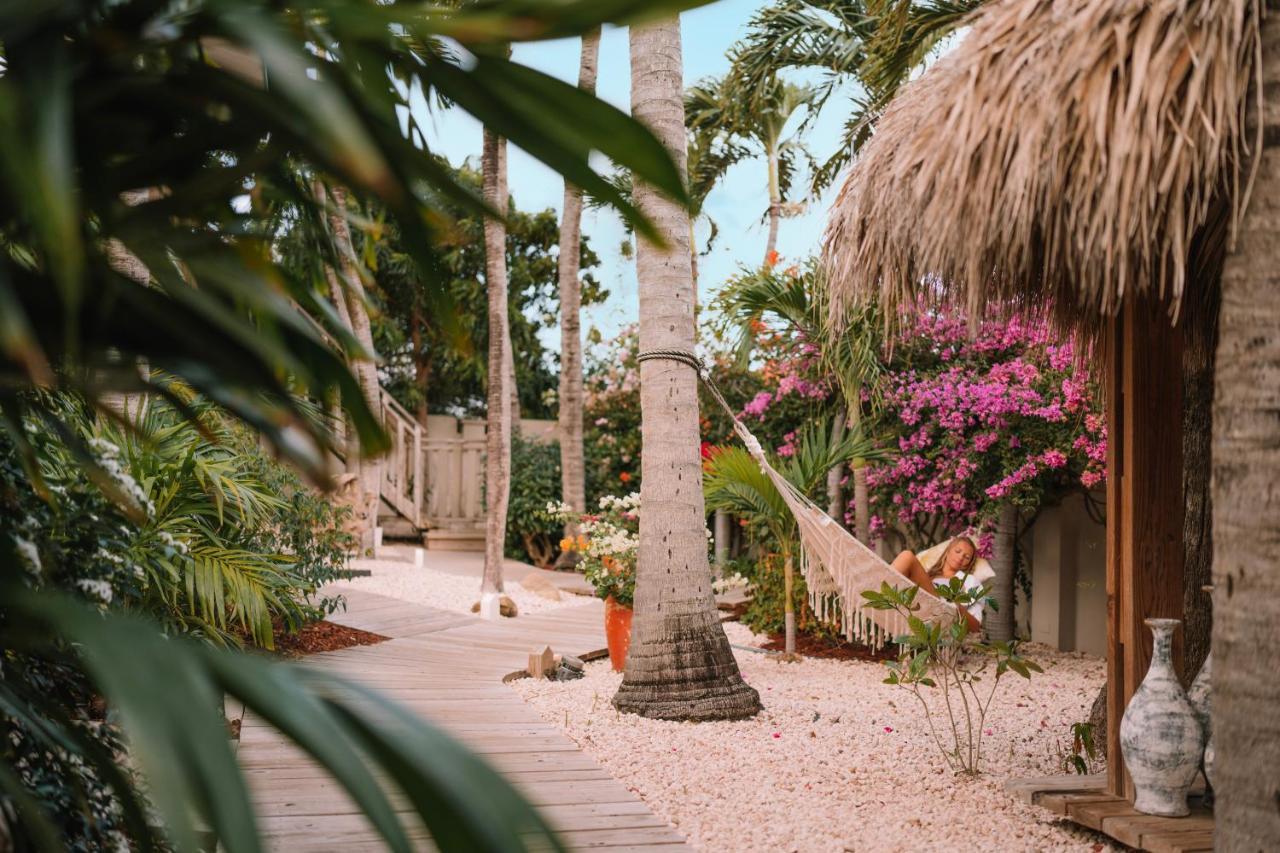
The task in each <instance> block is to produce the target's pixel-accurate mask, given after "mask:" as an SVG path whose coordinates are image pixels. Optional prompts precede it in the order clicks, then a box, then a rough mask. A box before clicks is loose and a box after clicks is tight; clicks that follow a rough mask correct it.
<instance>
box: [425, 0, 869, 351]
mask: <svg viewBox="0 0 1280 853" xmlns="http://www.w3.org/2000/svg"><path fill="white" fill-rule="evenodd" d="M763 5H765V2H764V0H721V2H718V3H715V4H713V5H710V6H704V7H702V8H699V9H695V10H693V11H690V12H685V13H684V14H683V15H681V31H682V41H683V49H684V77H685V86H686V87H687V86H689V85H691V84H693V83H695V82H697V81H698V80H700V79H702V78H704V77H708V76H713V75H721V74H724V73H725V72H726V71H727V70H728V68H729V62H728V60H727V58H726V57H725V52H726V51H727V50H728V48H729V47H730V46H731V45H732V44H733V43H734V42H735V41H737V40H739V39H740V38H742V36H743V35H744V34H745V32H746V27H747V23H748V22H749V21H750V19H751V17H752V15H753V14H754V13H755V11H756V10H757V9H758V8H760V7H761V6H763ZM579 56H580V42H579V40H578V39H563V40H558V41H551V42H542V43H537V44H522V45H517V46H516V47H515V49H514V59H515V60H516V61H517V62H521V63H524V64H526V65H529V66H531V67H533V68H536V69H538V70H540V71H543V72H545V73H548V74H551V75H554V76H556V77H559V78H561V79H563V80H566V81H568V82H570V83H575V84H576V83H577V79H578V59H579ZM630 75H631V72H630V63H629V57H628V43H627V30H626V29H625V28H621V29H612V28H611V29H606V30H605V31H604V33H603V36H602V38H601V43H600V76H599V81H598V84H597V95H598V96H599V97H601V98H603V99H604V100H606V101H608V102H610V103H611V104H613V105H615V106H617V107H618V108H620V109H622V110H624V111H629V107H630V102H631V76H630ZM792 79H795V80H796V81H797V82H801V81H802V80H801V78H792ZM844 102H845V101H844V100H843V99H842V98H841V97H840V96H837V97H835V98H832V99H831V101H830V102H829V104H828V107H827V109H826V110H825V111H824V113H823V115H822V116H821V117H820V118H819V121H818V122H817V123H816V125H815V126H814V127H813V128H812V130H811V131H810V132H809V133H808V134H807V135H806V141H807V143H808V145H809V147H810V150H812V151H813V152H814V154H815V156H816V157H817V158H818V159H819V160H823V159H825V158H826V157H828V156H830V154H831V153H832V152H834V151H835V150H836V147H837V146H838V143H839V137H840V131H841V127H842V124H843V121H844V118H845V115H844V114H843V109H842V105H843V103H844ZM419 118H421V119H422V123H423V125H424V126H426V127H428V128H431V129H432V133H431V138H430V140H429V144H430V147H431V148H432V149H433V150H435V151H436V152H437V153H439V154H442V155H444V156H446V157H447V158H448V159H449V160H450V162H452V163H454V164H455V165H456V164H460V163H461V162H462V161H463V160H465V159H466V158H468V157H472V158H474V160H475V163H476V164H477V165H478V164H479V159H480V144H481V127H480V123H479V122H477V121H476V120H475V119H473V118H472V117H471V116H469V115H467V114H466V113H464V112H462V111H461V110H457V109H450V110H442V111H436V112H434V113H433V114H431V115H429V116H427V115H420V116H419ZM800 119H801V115H799V114H798V115H797V116H795V117H794V118H793V121H794V122H798V121H799V120H800ZM790 129H791V128H790V127H788V128H787V129H786V132H790ZM765 174H766V173H765V162H764V160H763V158H761V159H755V160H751V161H746V162H743V163H740V164H738V165H736V166H735V167H734V168H733V169H732V170H730V171H729V173H728V174H727V176H726V178H725V179H724V180H723V181H722V182H721V184H720V186H718V187H717V188H716V189H715V190H714V191H713V192H712V194H711V196H710V198H709V199H708V200H707V204H706V205H705V210H706V213H707V214H708V215H709V216H710V217H711V218H712V219H714V220H715V222H716V224H717V226H718V227H719V236H718V238H717V240H716V243H715V246H714V247H713V249H712V251H711V253H710V254H709V255H707V256H705V257H701V258H699V260H698V264H699V296H698V301H699V304H702V305H705V304H707V300H708V298H709V297H710V296H711V295H712V294H714V293H715V291H716V290H717V289H718V288H719V287H720V285H721V284H723V282H724V281H725V279H727V278H728V277H729V276H731V275H733V274H734V273H735V272H736V271H737V270H738V268H739V265H740V264H746V265H750V266H755V265H758V264H759V263H760V262H761V261H762V260H763V253H764V243H765V239H766V237H767V228H766V224H765V222H764V221H763V216H764V213H765V210H766V209H767V208H768V204H769V201H768V191H767V187H766V178H765ZM508 184H509V187H510V192H511V196H512V199H513V200H514V202H515V204H516V205H517V206H518V207H519V208H520V209H521V210H525V211H536V210H543V209H545V208H548V207H550V208H554V209H555V210H556V211H557V214H558V213H559V211H560V208H561V205H562V202H563V194H564V181H563V179H562V178H561V177H560V176H559V175H558V174H556V173H555V172H553V171H552V170H551V169H549V168H547V167H546V166H544V165H542V163H540V162H539V161H537V160H535V159H534V158H533V157H531V156H529V155H528V154H526V153H524V152H523V151H520V150H518V149H517V148H515V147H514V146H512V147H511V149H510V152H509V154H508ZM833 196H834V191H829V192H828V193H827V197H826V198H822V199H818V200H817V201H811V202H810V204H809V207H808V209H807V210H806V211H805V212H804V213H802V214H800V215H798V216H794V217H790V218H787V219H784V220H783V221H782V225H781V228H780V229H779V236H778V251H779V253H780V254H781V255H782V256H783V257H784V258H785V259H788V260H797V259H800V258H803V257H806V256H808V255H809V254H811V253H813V252H815V251H816V250H817V248H818V245H819V243H820V241H821V238H822V230H823V226H824V224H825V221H826V211H827V209H828V207H829V204H830V200H831V198H832V197H833ZM582 230H583V233H584V234H585V235H586V236H587V237H588V239H589V240H590V242H591V247H592V248H593V249H594V250H595V251H596V253H597V254H599V255H600V259H601V263H600V266H599V267H598V268H597V269H595V270H594V271H593V273H594V275H595V276H596V278H597V279H599V280H600V281H601V283H602V284H603V285H604V286H605V287H606V288H607V289H608V290H609V292H610V296H609V299H608V300H607V301H606V302H605V303H604V304H602V305H598V306H592V307H591V308H588V309H585V310H584V317H583V328H584V329H589V328H590V327H591V326H595V327H596V328H598V329H599V330H600V332H601V333H602V334H604V335H605V337H606V339H607V338H608V337H611V336H613V335H614V334H616V333H617V331H618V330H619V329H621V328H622V327H623V326H625V325H626V324H628V323H632V322H635V321H636V320H638V319H639V316H638V302H637V291H636V274H635V261H634V260H633V259H628V258H624V257H623V256H622V250H621V247H622V243H623V241H624V240H626V239H627V236H628V235H627V233H626V229H625V228H624V226H623V224H622V221H621V219H620V218H619V217H618V216H617V215H616V214H614V213H613V212H611V211H605V210H587V211H585V212H584V213H583V221H582ZM708 233H709V226H708V225H707V224H706V223H701V224H700V225H699V227H698V230H697V237H698V241H699V244H700V245H702V244H704V243H705V240H706V237H707V235H708ZM543 337H544V342H545V343H546V344H547V345H548V346H549V347H550V348H552V349H553V350H555V351H558V350H559V331H558V330H547V331H545V332H544V335H543Z"/></svg>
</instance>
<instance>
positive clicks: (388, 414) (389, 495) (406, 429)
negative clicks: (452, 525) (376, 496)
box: [382, 390, 425, 525]
mask: <svg viewBox="0 0 1280 853" xmlns="http://www.w3.org/2000/svg"><path fill="white" fill-rule="evenodd" d="M382 423H383V426H384V427H385V428H386V430H387V434H388V435H390V436H391V450H390V451H389V452H388V453H387V455H386V456H385V457H384V458H383V460H382V497H383V499H384V500H385V501H386V502H387V503H389V504H391V506H392V507H393V508H394V509H395V511H396V512H398V513H400V514H401V515H403V516H404V517H405V518H407V519H409V520H410V521H412V522H413V523H414V524H415V525H418V524H420V523H421V519H422V499H423V492H424V486H425V484H424V483H423V476H422V474H423V469H422V458H423V457H422V448H423V429H422V425H421V424H419V423H418V421H417V419H415V418H414V417H413V415H411V414H409V412H408V410H406V409H405V408H404V406H401V405H400V404H399V403H397V402H396V401H395V399H394V398H392V396H391V395H390V394H388V393H387V392H386V390H383V392H382Z"/></svg>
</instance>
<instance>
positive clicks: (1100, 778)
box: [1004, 773, 1107, 803]
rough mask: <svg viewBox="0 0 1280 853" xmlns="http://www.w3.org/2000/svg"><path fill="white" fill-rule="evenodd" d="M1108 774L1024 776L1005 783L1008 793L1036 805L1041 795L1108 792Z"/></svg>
mask: <svg viewBox="0 0 1280 853" xmlns="http://www.w3.org/2000/svg"><path fill="white" fill-rule="evenodd" d="M1106 787H1107V774H1105V773H1093V774H1090V775H1087V776H1080V775H1070V776H1067V775H1063V774H1061V773H1059V774H1057V775H1054V776H1023V777H1018V778H1013V779H1007V780H1005V783H1004V790H1005V792H1006V793H1008V794H1011V795H1013V796H1014V797H1016V798H1018V799H1019V800H1022V801H1023V802H1024V803H1034V802H1035V801H1036V797H1037V795H1039V794H1053V793H1095V792H1098V791H1103V790H1106Z"/></svg>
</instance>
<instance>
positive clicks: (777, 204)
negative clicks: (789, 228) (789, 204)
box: [764, 145, 782, 266]
mask: <svg viewBox="0 0 1280 853" xmlns="http://www.w3.org/2000/svg"><path fill="white" fill-rule="evenodd" d="M768 153H769V239H768V240H766V241H765V244H764V262H765V265H766V266H767V265H768V264H769V259H770V258H772V257H773V253H774V251H775V250H776V249H777V247H778V223H779V222H780V221H781V220H782V191H781V190H780V189H779V188H778V147H777V146H776V145H773V146H770V148H769V152H768Z"/></svg>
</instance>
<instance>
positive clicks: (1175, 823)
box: [1005, 774, 1213, 853]
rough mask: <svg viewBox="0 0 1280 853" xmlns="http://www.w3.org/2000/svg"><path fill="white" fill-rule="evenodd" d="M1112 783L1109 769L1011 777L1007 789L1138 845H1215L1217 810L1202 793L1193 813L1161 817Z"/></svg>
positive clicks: (1186, 849) (1194, 852) (1167, 852)
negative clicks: (1136, 803)
mask: <svg viewBox="0 0 1280 853" xmlns="http://www.w3.org/2000/svg"><path fill="white" fill-rule="evenodd" d="M1106 788H1107V780H1106V774H1097V775H1094V776H1048V777H1039V778H1032V779H1011V780H1009V781H1008V782H1006V783H1005V790H1006V791H1007V792H1009V793H1010V794H1012V795H1014V796H1015V797H1017V798H1018V799H1021V800H1023V801H1024V802H1028V803H1032V804H1034V805H1038V806H1042V807H1044V808H1046V809H1049V810H1050V811H1052V812H1054V813H1055V814H1060V815H1063V816H1064V817H1066V818H1068V819H1069V820H1071V821H1073V822H1075V823H1078V824H1080V825H1081V826H1086V827H1088V828H1089V829H1093V830H1096V831H1098V832H1101V833H1103V834H1104V835H1107V836H1110V837H1111V838H1113V839H1115V840H1116V841H1119V842H1121V843H1122V844H1127V845H1129V846H1130V847H1133V848H1135V849H1137V850H1149V851H1152V853H1199V851H1208V850H1212V849H1213V813H1212V812H1211V811H1209V810H1208V809H1207V808H1205V807H1204V805H1203V804H1202V799H1201V797H1199V796H1193V797H1192V799H1191V805H1192V809H1191V814H1190V815H1189V816H1187V817H1158V816H1155V815H1147V814H1142V813H1141V812H1139V811H1137V810H1136V809H1134V807H1133V804H1132V803H1130V802H1129V801H1128V800H1126V799H1125V798H1123V797H1118V796H1116V795H1115V794H1112V793H1110V792H1109V791H1107V789H1106ZM1202 790H1203V789H1201V791H1202Z"/></svg>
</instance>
